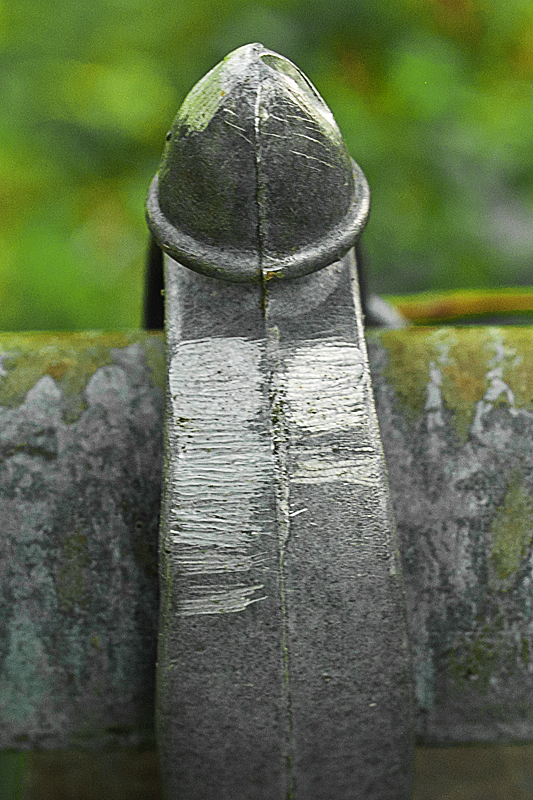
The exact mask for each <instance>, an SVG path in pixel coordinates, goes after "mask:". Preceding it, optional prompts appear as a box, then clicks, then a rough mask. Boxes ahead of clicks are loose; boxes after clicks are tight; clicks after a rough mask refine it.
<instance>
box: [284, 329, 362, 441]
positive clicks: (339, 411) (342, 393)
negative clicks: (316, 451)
mask: <svg viewBox="0 0 533 800" xmlns="http://www.w3.org/2000/svg"><path fill="white" fill-rule="evenodd" d="M365 372H366V370H365V360H364V356H363V354H362V352H361V350H360V348H359V347H357V345H355V344H352V343H349V342H319V343H317V344H313V343H311V344H308V345H306V346H304V347H300V348H299V349H298V351H297V352H296V353H294V354H292V355H291V356H290V357H289V358H288V359H287V376H286V384H285V391H286V396H287V400H288V402H289V407H290V413H291V418H292V422H293V423H294V424H295V425H297V426H299V427H301V428H305V429H306V430H307V431H309V432H311V433H326V432H328V431H338V430H340V429H343V428H352V427H353V426H354V424H355V423H356V422H357V421H358V420H359V421H364V420H366V418H367V412H366V405H365V399H366V390H367V385H366V384H367V382H366V380H365Z"/></svg>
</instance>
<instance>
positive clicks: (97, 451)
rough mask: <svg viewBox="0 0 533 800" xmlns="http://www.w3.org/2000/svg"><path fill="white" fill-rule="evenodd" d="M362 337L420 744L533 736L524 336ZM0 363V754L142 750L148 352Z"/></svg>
mask: <svg viewBox="0 0 533 800" xmlns="http://www.w3.org/2000/svg"><path fill="white" fill-rule="evenodd" d="M366 339H367V344H368V353H369V360H370V367H371V374H372V384H373V390H374V397H375V402H376V410H377V414H378V420H379V426H380V432H381V438H382V442H383V448H384V451H385V456H386V461H387V471H388V475H389V486H390V492H391V498H392V503H393V508H394V513H395V517H396V526H397V531H398V538H399V548H400V555H401V559H402V564H403V574H404V581H405V589H406V597H407V614H408V625H409V632H410V639H411V649H412V654H413V667H414V669H413V672H414V680H415V685H416V704H415V721H416V733H417V739H418V741H420V742H425V743H432V744H446V743H448V744H451V743H459V742H468V741H473V742H476V741H477V742H509V741H528V740H533V720H532V716H531V697H532V695H533V678H532V676H533V609H532V601H531V585H532V582H533V542H532V530H533V522H532V518H533V511H532V498H533V449H532V448H531V442H532V441H533V402H532V400H533V382H532V378H531V376H532V375H533V348H532V346H531V343H532V341H533V329H531V328H521V327H515V326H513V327H507V328H483V327H477V326H476V327H472V328H452V327H446V328H435V329H431V328H410V329H409V328H408V329H405V330H401V331H368V332H367V334H366ZM0 352H1V353H2V372H3V374H2V376H0V455H1V460H0V525H1V530H2V537H1V550H0V570H1V575H2V592H1V595H0V702H1V709H2V713H1V715H0V748H2V749H6V748H16V749H21V750H28V749H31V748H38V747H46V748H66V747H91V748H101V747H106V746H109V745H111V744H114V743H117V742H118V743H123V744H131V745H134V744H135V743H137V742H139V741H145V742H153V735H154V734H153V707H154V682H155V657H156V637H157V592H158V586H157V524H158V512H159V495H160V487H161V468H162V427H163V405H164V390H163V387H164V385H165V380H166V377H165V357H164V342H163V337H162V335H161V334H146V333H140V332H137V333H132V334H124V333H116V334H98V333H87V334H76V333H74V334H62V335H53V334H24V335H23V334H10V335H8V334H0ZM300 516H304V514H302V515H300ZM296 519H298V517H296Z"/></svg>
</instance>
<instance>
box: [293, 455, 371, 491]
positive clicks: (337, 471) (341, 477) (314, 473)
mask: <svg viewBox="0 0 533 800" xmlns="http://www.w3.org/2000/svg"><path fill="white" fill-rule="evenodd" d="M381 475H382V462H381V458H380V457H379V456H375V455H371V456H366V457H362V458H357V457H354V458H351V459H348V458H335V457H334V456H333V455H330V456H325V455H324V454H323V453H320V454H319V455H318V456H317V457H316V458H312V457H308V458H302V457H301V456H300V455H299V454H298V457H297V461H296V469H295V471H294V472H293V474H292V475H291V481H292V482H293V483H331V481H340V482H341V483H356V484H360V485H362V486H375V485H376V484H377V483H378V482H379V480H380V478H381Z"/></svg>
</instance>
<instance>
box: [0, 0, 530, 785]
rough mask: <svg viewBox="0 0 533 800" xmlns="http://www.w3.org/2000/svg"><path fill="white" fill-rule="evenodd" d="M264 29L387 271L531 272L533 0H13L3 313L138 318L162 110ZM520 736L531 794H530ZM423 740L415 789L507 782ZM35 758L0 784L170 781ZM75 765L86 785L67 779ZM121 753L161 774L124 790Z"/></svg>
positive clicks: (6, 97)
mask: <svg viewBox="0 0 533 800" xmlns="http://www.w3.org/2000/svg"><path fill="white" fill-rule="evenodd" d="M253 41H259V42H262V43H263V44H264V45H266V46H267V47H270V48H272V49H273V50H276V51H278V52H280V53H282V54H283V55H285V56H287V57H288V58H290V59H291V60H292V61H294V62H295V63H296V64H297V65H298V66H299V67H300V68H301V69H302V70H303V71H304V72H305V73H306V74H307V75H308V76H309V77H310V79H311V80H312V81H313V83H314V84H315V85H316V86H317V88H318V90H319V91H320V92H321V94H322V95H323V97H324V99H325V100H326V102H327V103H328V105H329V106H330V107H331V109H332V111H333V113H334V115H335V117H336V119H337V121H338V123H339V126H340V128H341V130H342V132H343V135H344V138H345V140H346V143H347V145H348V149H349V150H350V153H351V155H352V156H353V157H354V158H355V159H356V160H357V161H358V162H359V163H360V165H361V166H362V168H363V169H364V171H365V174H366V176H367V178H368V180H369V183H370V186H371V190H372V212H371V216H370V222H369V225H368V227H367V231H366V232H365V237H364V238H365V246H366V251H367V254H368V259H369V264H370V286H371V289H372V290H373V291H376V292H379V293H381V294H402V293H407V292H423V291H426V290H429V289H432V290H448V289H476V290H484V289H498V288H499V287H504V286H527V285H529V284H533V278H532V277H531V272H532V265H533V225H532V218H533V217H532V212H533V115H532V108H533V84H532V76H533V0H506V2H502V0H395V2H392V3H391V2H389V0H261V1H258V2H254V1H253V0H174V2H168V0H167V2H163V0H152V1H151V2H141V0H90V2H89V0H78V2H76V3H72V2H71V0H55V2H54V3H45V2H42V1H41V0H17V2H16V3H8V2H7V0H0V59H1V68H0V330H11V331H17V330H80V329H101V328H107V329H119V328H137V327H139V326H140V324H141V305H142V292H143V270H144V257H145V249H146V240H147V233H146V226H145V222H144V200H145V196H146V192H147V188H148V185H149V183H150V180H151V178H152V177H153V175H154V173H155V171H156V169H157V166H158V163H159V158H160V155H161V151H162V148H163V144H164V138H165V134H166V131H167V130H168V128H169V126H170V123H171V120H172V118H173V117H174V115H175V113H176V111H177V109H178V107H179V105H180V103H181V102H182V100H183V99H184V97H185V95H186V94H187V92H188V91H189V89H190V88H191V87H192V86H193V85H194V83H195V82H196V81H197V80H198V79H199V78H201V77H202V76H203V75H204V74H205V73H206V72H207V71H208V70H209V69H210V68H211V67H212V66H214V65H215V64H216V63H217V62H218V61H219V60H220V59H221V58H223V57H224V56H225V55H226V54H227V53H228V52H229V51H230V50H232V49H234V48H236V47H238V46H240V45H242V44H245V43H248V42H253ZM0 713H1V712H0ZM479 752H480V751H478V754H477V755H476V757H475V759H474V760H472V759H470V761H468V764H473V763H475V764H481V763H484V764H485V767H484V768H483V769H481V772H482V773H483V775H481V776H478V777H479V780H481V779H482V778H483V780H485V779H486V780H489V779H488V778H487V775H488V774H489V773H488V772H487V769H488V767H487V765H488V764H489V765H490V764H496V763H499V762H497V758H503V756H501V753H502V752H503V751H502V750H501V749H500V750H498V751H496V750H494V751H492V752H491V754H487V759H488V760H486V761H484V762H481V761H480V756H479ZM496 752H497V753H500V755H499V756H496V755H494V754H495V753H496ZM509 752H512V753H514V754H516V753H518V752H519V751H518V750H512V751H509ZM523 752H524V753H526V755H525V756H524V758H526V761H525V762H524V763H526V764H527V776H526V777H527V781H526V778H523V779H522V777H521V778H520V781H521V783H520V788H516V787H515V789H513V791H514V792H515V793H514V794H512V796H513V797H517V798H518V797H520V798H522V797H533V790H532V789H531V786H532V785H533V778H532V777H531V774H530V773H531V764H532V762H533V759H532V751H531V750H529V749H528V750H527V751H526V750H524V751H523ZM520 753H522V751H520ZM418 757H419V764H418V775H419V778H418V784H417V785H418V787H419V788H418V790H417V791H418V794H417V798H420V800H422V798H426V796H427V797H428V798H429V797H431V798H432V800H438V798H441V797H442V798H452V797H453V798H455V799H457V798H463V797H464V798H467V797H468V798H469V800H474V799H475V798H478V797H479V798H481V797H483V798H484V799H486V798H488V797H489V796H490V797H491V798H502V799H503V798H507V797H510V796H511V795H510V794H509V791H510V790H509V786H510V785H511V784H510V783H509V782H507V783H506V784H505V786H503V788H502V789H501V794H499V793H497V791H496V789H495V786H496V784H495V783H494V780H495V779H494V776H492V777H490V786H492V793H487V792H488V791H489V789H488V788H487V787H488V784H487V785H485V784H483V786H481V784H480V786H481V788H479V794H478V793H476V790H475V788H474V778H472V783H471V784H469V786H468V787H467V788H466V789H465V788H464V786H463V789H460V788H458V786H457V785H455V784H454V785H453V787H452V788H449V786H448V784H446V787H447V788H442V790H440V789H439V791H441V793H440V794H439V793H438V791H437V789H438V787H437V782H436V781H437V778H436V777H435V775H436V774H437V773H435V772H433V773H431V769H434V770H435V769H437V767H435V766H433V767H431V765H435V764H436V761H435V759H433V760H431V759H429V760H426V761H424V758H425V756H424V754H423V752H422V751H420V752H419V756H418ZM456 757H457V758H459V757H460V753H459V751H454V755H453V758H456ZM513 757H514V756H513ZM39 758H40V756H39V754H32V755H31V756H22V755H19V754H15V753H11V754H8V753H5V754H2V755H1V756H0V800H7V798H9V799H10V800H11V799H12V798H14V797H22V796H24V797H25V798H30V797H31V798H45V797H48V796H50V797H54V798H55V800H61V798H63V797H65V798H68V797H77V798H78V800H81V797H82V794H81V793H80V792H81V789H80V787H81V786H83V787H84V790H86V791H87V792H89V791H90V789H91V784H92V788H93V789H94V790H95V794H94V796H96V793H98V796H99V797H104V798H115V797H117V798H118V797H121V798H122V797H124V798H126V797H127V798H128V800H132V798H137V797H138V798H141V797H142V798H148V797H151V798H156V797H158V796H159V795H158V789H157V767H156V762H155V760H154V759H155V755H154V754H153V753H152V754H151V755H150V754H149V755H147V756H146V760H144V761H143V759H142V758H141V757H135V763H136V764H137V767H138V769H139V770H140V771H141V772H140V773H139V774H137V773H135V771H134V769H133V767H132V763H133V762H132V761H131V759H130V760H128V761H127V763H126V765H125V766H124V767H120V768H119V766H117V764H115V762H113V763H111V762H109V763H110V765H111V766H109V768H108V767H105V768H106V769H108V771H109V772H110V774H111V773H113V774H115V775H116V776H117V781H118V782H117V786H118V787H119V788H118V789H117V792H118V793H117V794H114V793H113V792H114V790H111V788H110V785H111V784H109V783H108V784H105V785H106V786H107V789H106V788H102V786H104V784H102V785H100V783H98V781H97V780H96V778H95V775H96V772H95V770H96V766H95V765H96V761H94V760H93V761H92V762H91V764H92V766H91V767H90V768H89V767H87V768H85V767H83V769H81V767H79V765H77V766H76V764H77V762H69V764H70V766H68V764H67V766H63V767H60V766H57V765H56V766H55V767H54V764H55V762H53V759H52V760H50V759H48V760H46V757H44V760H43V762H42V764H41V765H40V762H39ZM55 758H56V759H60V755H57V756H55ZM65 758H66V756H65ZM79 758H80V759H81V758H82V755H81V754H80V755H79ZM128 758H129V757H128ZM506 758H507V756H506ZM509 758H510V756H509ZM139 759H140V760H139ZM52 762H53V763H52ZM117 763H118V762H117ZM506 763H507V762H506ZM509 763H510V762H509ZM513 763H514V762H513ZM72 764H74V766H72ZM98 764H99V765H100V766H99V769H101V770H103V769H104V766H105V765H106V764H107V762H106V761H105V759H103V757H99V760H98ZM428 764H429V765H430V766H427V765H428ZM439 764H440V762H439ZM450 764H451V766H449V768H448V772H447V773H446V774H447V775H451V776H452V777H453V776H455V775H457V770H458V766H457V764H456V762H455V761H453V760H452V761H451V762H450ZM50 765H52V766H50ZM102 765H104V766H102ZM424 765H426V766H424ZM464 769H466V767H464ZM509 769H511V768H510V767H509ZM513 769H514V767H513ZM524 769H526V768H525V767H524ZM47 770H48V771H49V772H50V774H51V775H53V776H55V777H54V782H53V787H54V788H53V789H50V790H49V791H50V794H49V795H48V794H46V791H47V790H46V785H47V779H46V775H47V774H48V773H47ZM61 770H62V772H61ZM69 770H70V772H69ZM438 770H440V771H441V772H440V773H439V774H444V772H443V770H444V771H445V768H444V767H443V766H442V764H440V766H438ZM500 771H501V770H500ZM71 772H72V774H74V772H76V775H77V776H78V779H77V780H78V783H77V784H76V785H77V786H78V788H77V789H75V790H74V789H73V790H72V791H70V790H68V789H64V791H63V790H61V791H63V793H61V791H59V789H58V785H59V784H58V783H57V775H58V774H59V773H60V774H61V775H63V778H62V780H63V782H64V784H65V786H66V785H67V783H68V781H67V777H68V776H69V775H70V774H71ZM134 773H135V775H136V776H137V777H135V775H134ZM141 773H142V774H141ZM504 773H505V770H503V772H502V774H504ZM124 774H130V775H133V776H134V777H135V780H137V779H138V781H140V784H142V786H144V787H145V788H144V789H142V788H138V793H137V794H136V793H135V791H134V790H133V789H132V786H130V788H129V789H128V790H127V793H125V791H126V790H125V786H124V783H123V778H120V780H119V779H118V776H119V775H124ZM509 774H510V773H509ZM513 774H514V773H513ZM516 774H518V773H516ZM524 774H525V773H524ZM80 775H81V776H82V778H79V776H80ZM65 776H67V777H65ZM83 776H85V777H83ZM88 776H90V777H88ZM421 776H422V777H421ZM424 776H426V778H427V786H428V787H429V788H428V789H427V794H426V793H424V791H425V790H424V789H423V777H424ZM69 780H70V778H69ZM72 780H74V778H73V779H72ZM103 780H104V779H103V778H102V781H103ZM132 780H133V778H132ZM450 780H452V778H450ZM509 780H510V779H509ZM517 780H518V779H517ZM22 784H24V787H26V788H21V787H22ZM526 784H527V786H526ZM450 785H451V784H450ZM439 786H440V784H439ZM443 786H444V784H443ZM513 786H514V784H513ZM516 786H518V784H516ZM17 787H18V788H17ZM31 787H33V788H31ZM524 787H525V788H524ZM489 788H490V787H489ZM530 791H531V792H532V793H531V794H530V793H529V792H530ZM19 792H22V794H19ZM461 792H464V793H461ZM85 796H87V797H88V796H89V794H87V795H85V794H84V795H83V797H85ZM90 796H91V797H92V796H93V794H91V795H90Z"/></svg>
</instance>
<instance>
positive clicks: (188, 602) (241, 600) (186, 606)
mask: <svg viewBox="0 0 533 800" xmlns="http://www.w3.org/2000/svg"><path fill="white" fill-rule="evenodd" d="M263 588H264V587H263V585H262V584H258V585H257V586H246V585H245V584H243V583H240V584H235V585H234V586H233V587H232V588H227V589H215V590H213V587H212V586H197V587H196V589H197V590H198V591H199V592H200V593H201V594H200V596H199V597H188V598H187V599H185V600H182V601H181V602H180V615H181V616H182V617H192V616H195V615H196V614H231V613H235V612H236V611H244V609H245V608H247V607H248V606H249V605H251V604H252V603H258V602H259V601H260V600H266V595H265V596H261V597H253V594H254V593H255V592H257V591H259V590H261V589H263Z"/></svg>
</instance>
